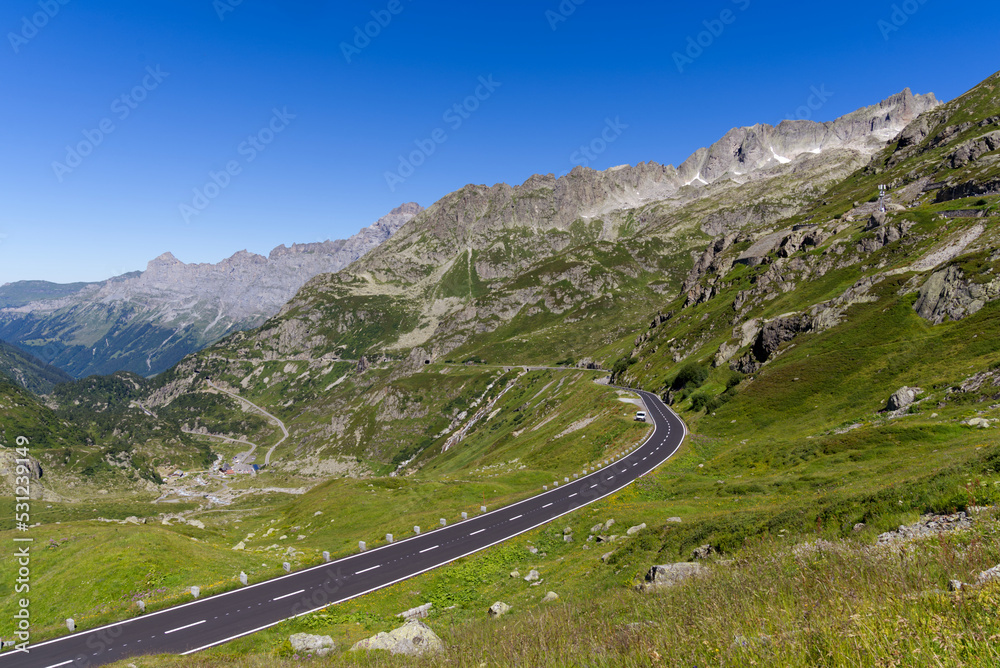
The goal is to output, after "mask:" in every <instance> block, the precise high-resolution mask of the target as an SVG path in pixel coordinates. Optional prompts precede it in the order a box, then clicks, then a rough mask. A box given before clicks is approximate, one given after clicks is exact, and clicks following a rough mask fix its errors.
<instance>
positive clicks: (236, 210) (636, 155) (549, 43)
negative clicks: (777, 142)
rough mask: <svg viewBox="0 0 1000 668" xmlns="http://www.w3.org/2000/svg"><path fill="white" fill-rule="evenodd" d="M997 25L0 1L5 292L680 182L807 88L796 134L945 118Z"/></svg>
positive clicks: (882, 12) (574, 3) (872, 9)
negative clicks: (441, 213) (806, 125)
mask: <svg viewBox="0 0 1000 668" xmlns="http://www.w3.org/2000/svg"><path fill="white" fill-rule="evenodd" d="M894 4H895V7H896V9H894ZM229 10H231V11H229ZM570 10H572V11H570ZM727 11H728V13H725V14H724V13H723V12H727ZM372 12H375V13H376V14H375V17H373V15H372ZM394 12H395V13H394ZM376 18H378V19H381V21H382V22H383V23H385V24H386V25H384V27H383V26H381V25H378V24H372V25H367V28H368V31H369V32H370V33H372V34H376V36H375V37H373V38H370V39H369V42H368V43H366V42H365V40H362V39H357V40H356V37H357V32H356V30H361V31H364V30H365V28H366V24H369V22H372V21H374V20H376ZM563 19H565V20H563ZM706 21H707V22H708V24H707V25H706V23H705V22H706ZM880 21H881V22H882V23H880ZM998 26H1000V6H998V4H997V3H996V2H967V3H961V6H960V8H957V7H956V6H955V5H954V4H949V3H945V2H941V1H940V0H923V2H921V0H908V2H907V3H898V4H897V3H893V2H890V1H882V0H874V1H873V0H866V1H865V2H853V1H852V2H841V3H835V4H829V3H801V2H794V3H793V2H781V3H778V2H770V3H768V2H764V1H763V0H715V1H714V2H708V3H671V2H621V1H616V2H611V1H608V0H563V1H562V2H560V0H549V1H545V0H539V1H537V2H528V1H520V0H504V1H503V2H497V1H490V0H485V1H484V0H480V1H479V2H450V1H448V2H441V1H438V2H429V1H427V0H424V1H421V0H394V1H392V2H391V1H390V0H366V1H358V2H342V1H340V2H335V1H333V0H330V1H326V0H280V1H279V0H242V1H240V0H141V1H137V0H5V1H4V2H3V3H2V5H0V29H2V30H0V32H2V34H3V43H2V44H0V86H2V89H3V91H4V103H3V105H0V126H2V128H3V137H4V141H3V152H2V158H0V183H2V191H0V192H2V193H3V200H4V206H3V209H2V213H0V283H2V282H7V281H15V280H24V279H46V280H53V281H59V282H67V281H76V280H99V279H103V278H107V277H109V276H111V275H115V274H119V273H122V272H125V271H130V270H135V269H143V268H145V265H146V262H147V261H148V260H150V259H152V258H153V257H155V256H157V255H159V254H161V253H163V252H165V251H172V252H173V253H174V254H175V255H176V256H177V257H178V258H180V259H181V260H183V261H185V262H217V261H219V260H221V259H223V258H225V257H228V256H229V255H231V254H232V253H233V252H235V251H238V250H240V249H243V248H246V249H249V250H251V251H254V252H258V253H264V254H266V253H267V252H268V251H269V250H270V249H271V248H273V247H274V246H276V245H279V244H282V243H286V244H290V243H293V242H311V241H318V240H321V239H327V238H340V237H344V236H348V235H350V234H353V233H354V232H355V231H357V230H358V229H359V228H361V227H363V226H365V225H368V224H370V223H371V222H373V221H374V220H376V219H377V218H379V217H380V216H381V215H383V214H384V213H386V212H387V211H388V210H390V209H391V208H393V207H395V206H397V205H398V204H400V203H402V202H405V201H416V202H419V203H420V204H422V205H424V206H428V205H430V204H431V203H433V202H434V201H436V200H437V199H439V198H440V197H441V196H443V195H445V194H446V193H448V192H451V191H453V190H456V189H458V188H460V187H462V186H463V185H465V184H467V183H484V184H494V183H498V182H506V183H511V184H514V183H521V182H523V181H524V180H526V179H527V178H528V177H529V176H531V175H532V174H533V173H549V172H552V173H555V174H562V173H564V172H566V171H568V170H569V169H571V168H572V167H573V166H574V164H575V163H577V162H581V161H582V160H584V159H587V160H588V161H589V163H590V166H592V167H594V168H596V169H605V168H608V167H612V166H615V165H619V164H624V163H630V164H636V163H638V162H643V161H647V160H653V161H657V162H662V163H671V164H675V165H676V164H679V163H680V162H681V161H683V160H684V159H685V158H686V157H687V156H688V155H689V154H690V153H691V152H692V151H694V150H695V149H696V148H698V147H699V146H703V145H707V144H710V143H711V142H713V141H715V140H716V139H718V138H719V137H720V136H721V135H722V134H723V133H725V132H726V131H727V130H728V129H730V128H731V127H734V126H738V125H750V124H753V123H758V122H766V123H778V122H780V121H781V120H782V119H783V118H785V117H788V116H793V115H795V114H796V110H797V109H798V108H799V107H800V106H801V105H803V104H805V103H806V102H807V101H808V99H809V96H810V94H811V93H810V90H811V88H812V87H814V86H815V87H818V88H823V87H825V90H826V91H828V92H830V93H832V96H831V97H830V98H829V99H828V100H827V101H826V102H825V103H824V104H823V105H822V106H821V108H819V109H817V110H815V112H810V113H813V114H814V118H815V119H817V120H832V119H833V118H835V117H837V116H839V115H841V114H844V113H846V112H849V111H851V110H853V109H856V108H858V107H861V106H865V105H867V104H872V103H875V102H878V101H879V100H881V99H883V98H885V97H887V96H889V95H891V94H893V93H896V92H898V91H900V90H902V89H903V88H905V87H907V86H909V87H911V88H912V89H913V90H914V91H915V92H929V91H933V92H934V93H936V94H937V95H938V96H939V97H940V98H942V99H952V98H954V97H956V96H957V95H960V94H961V93H962V92H964V91H965V90H967V89H969V88H970V87H972V86H974V85H975V84H977V83H978V82H979V81H981V80H982V79H984V78H986V77H987V76H989V75H990V74H992V73H993V72H994V71H996V70H997V69H1000V65H998V63H1000V59H998V58H997V44H998V43H1000V30H998ZM896 28H898V29H896ZM713 32H714V33H716V34H713ZM699 37H700V39H701V41H702V43H703V44H705V45H706V46H704V48H703V49H702V53H700V54H698V53H697V50H692V51H691V54H694V55H695V56H697V57H695V58H692V59H691V61H690V62H682V63H681V66H678V64H677V62H676V59H675V57H674V53H675V52H681V53H683V52H684V51H685V50H686V49H687V48H688V46H689V41H688V40H689V38H691V39H694V40H697V39H699ZM345 43H347V44H350V45H351V47H352V48H350V49H348V50H347V53H345V49H344V46H343V45H344V44H345ZM348 61H350V62H348ZM491 77H492V79H491ZM480 78H482V80H485V81H487V82H491V83H490V85H489V86H485V85H484V84H482V83H480V81H481V79H480ZM497 84H499V85H498V86H497ZM477 93H478V94H479V97H480V98H482V99H475V97H472V98H470V96H475V95H476V94H477ZM123 96H125V97H124V99H123ZM467 99H468V100H467ZM456 104H459V105H465V106H466V108H461V107H460V109H461V110H460V111H455V110H454V105H456ZM275 110H277V111H278V112H279V113H278V115H277V116H276V115H275ZM449 110H451V111H449ZM446 112H447V113H446ZM286 114H290V115H294V118H290V117H288V116H287V115H286ZM608 119H610V120H612V121H615V120H618V121H619V122H620V123H621V124H624V125H626V126H627V127H625V128H619V129H618V130H615V131H614V132H609V133H608V136H612V137H615V141H614V142H612V143H610V144H608V145H607V147H606V149H605V150H604V151H603V152H602V153H601V154H600V155H596V156H593V159H592V160H591V159H589V158H585V156H582V155H580V154H578V153H577V151H578V149H579V148H580V147H581V146H582V145H586V144H590V142H591V141H592V140H593V139H595V138H597V137H599V136H600V135H601V133H602V131H603V130H604V129H605V127H606V122H607V120H608ZM102 126H103V129H102ZM269 126H270V127H269ZM106 130H111V131H110V132H106ZM275 130H280V131H279V132H274V131H275ZM85 133H86V134H85ZM251 136H254V137H256V139H255V140H254V141H255V142H256V144H257V147H255V146H254V144H253V142H248V138H249V137H251ZM98 139H99V140H100V141H98ZM421 140H422V147H423V149H422V151H423V153H422V154H418V155H416V156H415V158H416V161H417V162H421V163H422V164H420V165H419V166H418V167H415V168H414V169H413V173H412V174H410V173H409V171H408V170H406V169H403V170H402V172H401V171H400V155H406V156H409V155H410V154H411V153H413V152H414V151H418V150H421V149H419V148H418V145H417V144H416V143H415V142H417V141H421ZM268 141H269V142H270V143H266V142H268ZM67 146H71V147H74V152H75V151H77V149H80V151H79V152H80V153H88V154H87V155H85V156H83V155H79V156H75V155H68V152H67ZM258 149H262V150H258ZM431 149H433V151H432V150H431ZM251 158H253V160H251ZM54 163H60V165H61V166H60V165H54ZM227 167H230V168H232V172H233V174H232V175H230V174H224V172H225V170H226V169H227ZM387 172H395V173H396V174H397V176H399V175H402V176H405V177H406V178H405V179H402V180H399V179H395V178H394V179H392V181H393V183H392V186H391V187H390V184H389V183H388V182H387V178H386V173H387ZM213 173H215V175H216V178H217V180H218V181H219V182H221V183H223V184H225V185H226V187H224V188H216V187H215V185H214V184H212V176H211V175H212V174H213ZM207 184H211V185H209V186H208V194H209V195H212V196H214V197H213V198H212V199H210V200H208V199H207V198H206V200H202V201H199V200H198V199H197V198H196V197H195V194H194V190H195V189H196V188H197V189H199V190H201V191H204V189H205V186H206V185H207ZM182 204H186V205H187V206H189V207H191V208H190V209H189V210H187V214H188V215H187V216H186V217H185V215H183V212H182V210H181V205H182ZM199 206H200V207H202V210H199V209H198V208H197V207H199ZM192 211H196V212H197V213H192Z"/></svg>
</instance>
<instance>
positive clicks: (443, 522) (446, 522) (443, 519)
mask: <svg viewBox="0 0 1000 668" xmlns="http://www.w3.org/2000/svg"><path fill="white" fill-rule="evenodd" d="M441 526H443V527H446V526H448V520H446V519H445V518H443V517H442V518H441Z"/></svg>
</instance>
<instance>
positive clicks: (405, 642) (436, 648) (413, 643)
mask: <svg viewBox="0 0 1000 668" xmlns="http://www.w3.org/2000/svg"><path fill="white" fill-rule="evenodd" d="M359 650H368V651H371V650H385V651H387V652H390V653H391V654H403V655H405V656H421V655H423V654H436V653H438V652H443V651H444V642H442V641H441V638H439V637H438V636H437V634H436V633H434V631H432V630H431V628H430V627H429V626H427V625H426V624H424V623H423V622H421V621H419V620H416V619H412V620H410V621H408V622H407V623H406V624H404V625H403V626H401V627H399V628H398V629H396V630H394V631H390V632H389V633H378V634H376V635H374V636H372V637H371V638H368V639H366V640H360V641H358V642H356V643H354V645H353V646H352V647H351V651H352V652H356V651H359Z"/></svg>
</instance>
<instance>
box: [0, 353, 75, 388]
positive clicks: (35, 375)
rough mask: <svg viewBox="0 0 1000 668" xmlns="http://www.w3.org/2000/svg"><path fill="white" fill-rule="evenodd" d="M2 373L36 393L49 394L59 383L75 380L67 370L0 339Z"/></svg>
mask: <svg viewBox="0 0 1000 668" xmlns="http://www.w3.org/2000/svg"><path fill="white" fill-rule="evenodd" d="M0 374H2V375H4V376H6V377H7V378H9V379H10V380H12V381H14V382H15V383H17V384H18V385H20V386H21V387H23V388H24V389H26V390H28V391H29V392H34V393H35V394H49V393H50V392H51V391H52V389H53V388H54V387H55V386H56V385H58V384H59V383H66V382H69V381H71V380H73V378H72V376H70V375H69V374H68V373H66V372H65V371H62V370H61V369H57V368H56V367H54V366H51V365H49V364H46V363H45V362H43V361H42V360H40V359H38V358H37V357H35V356H34V355H31V354H29V353H27V352H25V351H24V350H21V349H20V348H18V347H17V346H12V345H11V344H9V343H6V342H5V341H0Z"/></svg>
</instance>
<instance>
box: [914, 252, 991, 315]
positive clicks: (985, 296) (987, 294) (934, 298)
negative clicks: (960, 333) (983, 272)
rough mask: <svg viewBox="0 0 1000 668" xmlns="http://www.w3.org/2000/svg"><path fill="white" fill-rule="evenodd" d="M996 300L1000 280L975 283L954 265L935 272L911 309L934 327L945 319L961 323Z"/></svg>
mask: <svg viewBox="0 0 1000 668" xmlns="http://www.w3.org/2000/svg"><path fill="white" fill-rule="evenodd" d="M997 299H1000V279H993V280H992V281H990V282H988V283H975V282H973V281H970V280H969V279H967V278H966V277H965V274H964V273H963V272H962V270H961V269H959V268H958V267H955V266H951V267H947V268H945V269H942V270H941V271H938V272H935V273H934V274H932V275H931V277H930V278H928V279H927V282H926V283H924V285H923V287H921V288H920V297H919V298H918V299H917V302H916V304H914V305H913V308H914V309H915V310H916V311H917V314H918V315H919V316H920V317H921V318H923V319H924V320H928V321H930V322H932V323H934V324H935V325H938V324H941V323H942V322H944V321H945V320H961V319H963V318H966V317H968V316H970V315H973V314H975V313H978V312H979V311H980V310H981V309H982V308H983V307H984V306H986V304H987V303H989V302H992V301H996V300H997Z"/></svg>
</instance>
